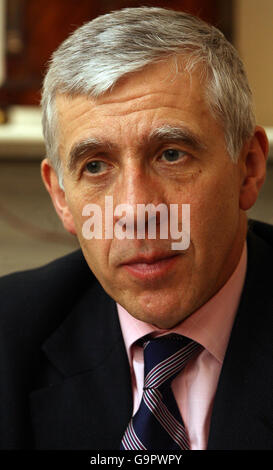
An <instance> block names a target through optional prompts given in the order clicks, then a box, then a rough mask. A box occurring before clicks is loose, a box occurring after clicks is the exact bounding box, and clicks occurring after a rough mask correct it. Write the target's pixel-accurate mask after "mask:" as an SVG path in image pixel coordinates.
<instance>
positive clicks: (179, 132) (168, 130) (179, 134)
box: [148, 124, 207, 151]
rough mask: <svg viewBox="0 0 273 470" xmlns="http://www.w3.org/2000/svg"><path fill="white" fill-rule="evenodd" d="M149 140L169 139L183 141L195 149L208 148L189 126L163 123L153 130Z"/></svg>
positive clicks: (169, 140) (170, 140)
mask: <svg viewBox="0 0 273 470" xmlns="http://www.w3.org/2000/svg"><path fill="white" fill-rule="evenodd" d="M148 140H149V141H150V142H151V141H154V140H167V141H168V142H182V143H183V144H185V145H187V147H190V148H192V149H193V150H199V151H202V150H207V146H206V145H205V143H204V142H203V141H202V140H201V139H200V137H199V136H197V135H196V134H195V133H193V132H192V131H191V130H190V129H188V128H187V127H179V126H171V125H169V124H166V125H162V126H160V127H157V128H156V129H154V130H152V132H151V133H150V134H149V137H148Z"/></svg>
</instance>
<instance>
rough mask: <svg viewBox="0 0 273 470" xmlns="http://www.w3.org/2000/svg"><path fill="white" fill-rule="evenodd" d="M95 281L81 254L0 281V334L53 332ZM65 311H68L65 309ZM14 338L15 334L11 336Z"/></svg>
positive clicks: (67, 256) (79, 251)
mask: <svg viewBox="0 0 273 470" xmlns="http://www.w3.org/2000/svg"><path fill="white" fill-rule="evenodd" d="M94 280H95V278H94V275H93V274H92V272H91V270H90V268H89V266H88V265H87V263H86V261H85V259H84V257H83V254H82V252H81V250H77V251H75V252H73V253H71V254H69V255H66V256H63V257H62V258H59V259H57V260H54V261H52V262H50V263H48V264H46V265H44V266H41V267H39V268H35V269H30V270H27V271H19V272H15V273H12V274H8V275H6V276H3V277H1V278H0V298H1V305H0V334H1V332H2V333H3V332H7V331H9V332H12V331H13V330H14V332H15V331H16V334H18V335H20V334H22V333H23V332H25V333H26V336H28V334H27V333H29V335H30V334H31V332H33V330H35V331H36V329H37V328H39V323H40V326H41V328H42V329H43V330H44V329H45V327H46V325H47V326H48V328H46V329H49V330H50V325H51V326H52V328H53V329H54V327H56V326H57V325H58V323H60V322H61V321H62V320H63V318H64V317H65V315H66V312H67V311H68V310H69V309H71V306H72V305H73V303H74V302H76V300H77V299H78V297H79V295H81V293H82V292H83V291H84V290H85V289H86V288H87V286H88V285H90V284H91V283H93V282H94ZM68 307H69V308H68ZM14 334H15V333H14Z"/></svg>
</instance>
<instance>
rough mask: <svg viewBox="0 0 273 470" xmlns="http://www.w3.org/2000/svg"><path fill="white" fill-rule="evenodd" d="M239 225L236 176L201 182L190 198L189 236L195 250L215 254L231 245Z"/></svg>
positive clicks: (221, 176)
mask: <svg viewBox="0 0 273 470" xmlns="http://www.w3.org/2000/svg"><path fill="white" fill-rule="evenodd" d="M238 221H239V191H238V188H237V184H236V175H234V174H232V173H231V174H229V175H228V176H227V177H225V178H223V173H221V174H220V175H219V176H218V177H217V175H215V176H214V177H212V178H207V179H204V180H203V181H202V182H201V181H200V184H199V185H198V186H196V187H195V188H194V191H193V192H192V194H191V236H192V240H193V243H194V244H195V248H196V249H198V247H201V248H205V249H206V250H209V251H211V250H212V251H214V252H216V251H217V249H218V248H220V247H221V248H223V245H226V244H228V243H230V242H231V239H232V237H233V236H234V233H235V232H236V230H237V227H238Z"/></svg>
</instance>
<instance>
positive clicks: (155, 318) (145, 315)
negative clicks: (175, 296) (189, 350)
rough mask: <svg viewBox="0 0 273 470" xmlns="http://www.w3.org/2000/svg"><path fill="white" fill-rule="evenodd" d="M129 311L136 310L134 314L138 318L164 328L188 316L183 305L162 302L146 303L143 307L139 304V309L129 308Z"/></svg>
mask: <svg viewBox="0 0 273 470" xmlns="http://www.w3.org/2000/svg"><path fill="white" fill-rule="evenodd" d="M127 311H128V312H132V311H134V312H135V314H134V315H133V316H134V317H135V318H137V319H138V320H140V321H143V322H145V323H149V324H151V325H153V326H156V327H157V328H160V329H164V330H167V329H170V328H173V327H174V326H176V325H177V324H178V323H181V321H183V320H184V318H186V316H187V313H184V311H183V310H182V309H181V305H177V304H174V305H171V303H169V304H168V305H163V304H162V303H159V305H158V304H157V305H151V304H146V305H143V307H142V308H141V307H139V306H138V308H137V309H131V310H129V309H128V310H127Z"/></svg>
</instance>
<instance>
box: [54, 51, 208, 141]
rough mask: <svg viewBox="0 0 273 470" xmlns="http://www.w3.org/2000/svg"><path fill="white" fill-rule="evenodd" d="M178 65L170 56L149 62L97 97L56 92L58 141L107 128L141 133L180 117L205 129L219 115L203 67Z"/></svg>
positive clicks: (195, 127)
mask: <svg viewBox="0 0 273 470" xmlns="http://www.w3.org/2000/svg"><path fill="white" fill-rule="evenodd" d="M179 68H180V70H177V67H176V66H175V63H174V61H173V60H171V59H169V60H168V61H165V62H160V63H157V64H152V65H149V66H147V67H145V68H144V69H143V70H141V71H139V72H135V73H133V74H128V75H127V76H124V77H123V78H122V79H120V80H119V82H118V83H117V84H116V85H115V86H114V87H113V88H112V89H111V90H110V91H108V92H106V93H104V94H103V95H101V96H99V97H97V98H92V97H87V96H83V95H79V96H73V97H68V96H66V95H62V94H60V95H57V99H56V103H57V111H58V120H59V128H60V131H61V137H62V141H61V142H60V144H61V145H62V146H63V147H64V146H65V147H70V148H71V146H72V145H73V144H74V143H75V141H76V140H80V139H87V138H88V137H92V136H93V135H92V134H94V133H95V136H96V137H99V138H100V139H101V138H103V136H104V135H105V134H107V136H108V137H109V136H110V135H111V134H112V137H113V138H115V136H116V138H117V139H119V138H120V133H121V134H122V136H123V137H124V135H125V134H126V136H128V138H129V137H130V134H132V135H133V134H134V137H135V133H136V132H137V134H138V137H139V138H141V137H142V135H143V137H145V134H149V133H151V131H153V129H152V126H155V127H158V126H160V125H162V124H170V125H178V124H179V123H180V122H181V123H182V124H183V125H187V127H188V128H189V129H190V130H192V131H194V132H195V133H197V134H199V135H200V134H202V133H204V135H205V134H206V133H207V132H208V126H209V122H208V121H210V120H211V121H215V119H214V117H213V116H212V115H211V112H210V110H209V106H208V103H207V101H206V94H205V86H204V83H203V82H202V80H201V78H200V77H201V74H200V71H199V70H198V69H196V70H194V71H193V72H192V73H191V74H189V73H188V72H186V71H183V67H179ZM214 124H215V125H216V122H214ZM117 131H119V136H118V135H117ZM66 150H67V149H66Z"/></svg>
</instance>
